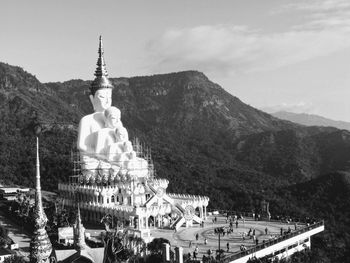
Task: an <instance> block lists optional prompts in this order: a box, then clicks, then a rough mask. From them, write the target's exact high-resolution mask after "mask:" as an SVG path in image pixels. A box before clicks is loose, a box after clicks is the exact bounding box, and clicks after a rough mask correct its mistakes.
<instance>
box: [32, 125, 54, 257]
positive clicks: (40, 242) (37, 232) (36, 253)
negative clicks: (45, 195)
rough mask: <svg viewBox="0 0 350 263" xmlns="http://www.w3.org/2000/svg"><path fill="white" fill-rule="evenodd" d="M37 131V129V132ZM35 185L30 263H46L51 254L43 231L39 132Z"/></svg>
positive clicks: (45, 218) (46, 236)
mask: <svg viewBox="0 0 350 263" xmlns="http://www.w3.org/2000/svg"><path fill="white" fill-rule="evenodd" d="M37 131H39V129H38V130H37ZM36 135H37V136H36V185H35V208H34V215H33V217H34V233H33V236H32V239H31V242H30V255H29V258H30V262H31V263H43V262H47V261H48V259H49V257H50V255H51V252H52V245H51V241H50V239H49V237H48V235H47V232H46V230H45V226H46V223H47V217H46V215H45V212H44V209H43V205H42V199H41V185H40V162H39V138H38V135H39V132H37V133H36Z"/></svg>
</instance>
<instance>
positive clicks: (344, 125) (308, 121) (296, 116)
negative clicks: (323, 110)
mask: <svg viewBox="0 0 350 263" xmlns="http://www.w3.org/2000/svg"><path fill="white" fill-rule="evenodd" d="M270 114H271V115H272V116H275V117H276V118H279V119H282V120H287V121H291V122H295V123H298V124H302V125H306V126H329V127H335V128H338V129H341V130H343V129H344V130H350V123H349V122H345V121H335V120H331V119H328V118H325V117H322V116H318V115H315V114H307V113H293V112H287V111H278V112H270Z"/></svg>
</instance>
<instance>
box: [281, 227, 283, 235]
mask: <svg viewBox="0 0 350 263" xmlns="http://www.w3.org/2000/svg"><path fill="white" fill-rule="evenodd" d="M282 235H283V228H282V227H281V236H282Z"/></svg>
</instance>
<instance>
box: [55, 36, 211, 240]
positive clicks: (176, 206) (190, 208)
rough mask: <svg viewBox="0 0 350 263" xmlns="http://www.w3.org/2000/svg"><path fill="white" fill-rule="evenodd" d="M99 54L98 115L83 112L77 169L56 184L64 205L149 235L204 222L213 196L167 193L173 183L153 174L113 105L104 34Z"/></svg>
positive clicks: (94, 90) (93, 92) (94, 89)
mask: <svg viewBox="0 0 350 263" xmlns="http://www.w3.org/2000/svg"><path fill="white" fill-rule="evenodd" d="M98 54H99V57H98V60H97V68H96V71H95V80H94V81H93V82H92V84H91V87H90V100H91V103H92V105H93V108H94V113H92V114H89V115H86V116H84V117H83V118H82V119H81V121H80V124H79V132H78V142H77V147H78V150H79V158H78V161H77V164H78V165H79V166H80V167H79V173H77V174H76V175H75V176H72V177H71V180H70V182H69V183H60V184H59V185H58V190H59V193H60V196H61V200H62V202H63V204H64V205H65V206H70V207H76V206H77V204H79V207H80V209H81V217H82V220H83V221H85V222H88V221H89V222H100V221H101V219H102V218H103V217H105V216H109V217H110V218H113V219H114V221H116V220H115V219H117V220H118V222H121V223H123V225H124V226H130V227H133V228H134V229H135V230H137V231H140V232H141V233H149V231H148V230H149V228H152V227H168V228H173V229H178V228H179V227H180V226H182V225H185V226H186V227H189V226H192V224H193V223H194V222H196V223H201V222H202V221H203V220H204V219H205V218H206V214H207V213H206V208H207V206H208V202H209V198H208V197H206V196H197V195H183V194H172V193H168V192H167V187H168V184H169V181H168V180H166V179H161V178H156V177H155V173H154V167H153V164H152V160H151V158H150V157H149V155H148V154H145V153H144V152H143V151H142V150H141V147H140V144H139V143H137V140H136V141H135V142H136V143H135V142H134V143H131V142H130V141H129V138H128V132H127V130H126V128H125V127H124V126H123V124H122V122H121V112H120V110H119V109H118V108H116V107H111V104H112V103H111V102H112V101H111V95H112V89H113V86H112V84H111V83H110V81H109V80H108V75H107V70H106V67H105V62H104V57H103V46H102V38H101V37H100V41H99V49H98ZM142 236H143V237H145V236H146V235H144V234H142Z"/></svg>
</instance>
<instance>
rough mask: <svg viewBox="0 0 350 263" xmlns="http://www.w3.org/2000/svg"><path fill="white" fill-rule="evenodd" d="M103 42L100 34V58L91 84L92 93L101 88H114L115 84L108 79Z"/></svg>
mask: <svg viewBox="0 0 350 263" xmlns="http://www.w3.org/2000/svg"><path fill="white" fill-rule="evenodd" d="M103 53H104V52H103V43H102V36H100V40H99V45H98V59H97V63H96V65H97V68H96V70H95V79H94V81H93V82H92V84H91V87H90V93H91V95H95V92H96V91H97V90H99V89H105V88H113V85H112V84H111V83H110V81H109V79H108V73H107V69H106V63H105V59H104V57H103Z"/></svg>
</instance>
